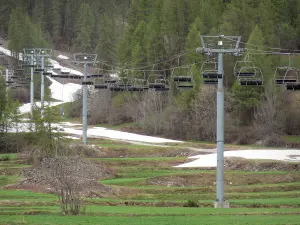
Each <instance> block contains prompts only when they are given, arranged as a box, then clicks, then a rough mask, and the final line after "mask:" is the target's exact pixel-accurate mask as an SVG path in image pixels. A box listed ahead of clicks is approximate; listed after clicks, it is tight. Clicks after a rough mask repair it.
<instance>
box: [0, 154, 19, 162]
mask: <svg viewBox="0 0 300 225" xmlns="http://www.w3.org/2000/svg"><path fill="white" fill-rule="evenodd" d="M7 157H8V158H9V160H13V159H16V157H17V154H14V153H8V154H0V161H1V159H4V158H7Z"/></svg>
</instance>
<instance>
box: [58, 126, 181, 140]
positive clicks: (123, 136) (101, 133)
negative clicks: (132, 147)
mask: <svg viewBox="0 0 300 225" xmlns="http://www.w3.org/2000/svg"><path fill="white" fill-rule="evenodd" d="M64 132H65V133H68V134H73V135H80V136H81V135H82V130H76V129H74V128H70V127H64ZM87 136H88V137H96V138H97V137H98V138H99V137H103V138H110V139H114V140H121V141H122V140H124V141H137V142H145V143H182V141H175V140H170V139H165V138H159V137H152V136H146V135H140V134H133V133H128V132H122V131H117V130H109V129H106V128H104V127H93V128H89V129H88V130H87Z"/></svg>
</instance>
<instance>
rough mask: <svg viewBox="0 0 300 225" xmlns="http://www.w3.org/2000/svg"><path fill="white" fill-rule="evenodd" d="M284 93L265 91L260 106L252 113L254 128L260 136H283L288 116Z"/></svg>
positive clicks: (272, 90) (271, 90) (273, 90)
mask: <svg viewBox="0 0 300 225" xmlns="http://www.w3.org/2000/svg"><path fill="white" fill-rule="evenodd" d="M285 99H286V98H285V96H284V93H279V92H278V91H276V90H275V89H270V88H269V89H268V88H267V89H266V91H265V93H264V95H263V98H262V100H261V104H260V105H259V107H258V108H257V110H256V111H255V113H254V128H255V131H256V132H257V133H258V134H259V135H261V136H268V135H271V134H272V135H273V134H277V135H280V134H284V133H285V128H286V123H287V119H288V114H289V106H288V102H287V101H286V100H285Z"/></svg>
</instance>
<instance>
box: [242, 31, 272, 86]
mask: <svg viewBox="0 0 300 225" xmlns="http://www.w3.org/2000/svg"><path fill="white" fill-rule="evenodd" d="M265 42H266V41H265V37H264V35H263V32H262V31H261V29H260V28H259V26H258V25H256V26H255V28H254V29H253V31H252V33H251V35H250V37H249V39H248V42H247V48H249V50H248V51H249V53H251V52H256V51H266V50H269V49H267V48H266V47H265ZM251 60H253V62H254V64H255V66H256V67H258V68H260V69H261V70H262V73H263V77H264V80H265V83H268V80H269V79H271V78H272V75H273V72H274V71H273V62H272V58H271V57H270V56H267V55H252V56H251Z"/></svg>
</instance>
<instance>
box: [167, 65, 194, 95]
mask: <svg viewBox="0 0 300 225" xmlns="http://www.w3.org/2000/svg"><path fill="white" fill-rule="evenodd" d="M182 70H186V72H182ZM177 71H178V72H177ZM177 73H180V75H176V74H177ZM172 77H173V79H172V80H173V81H174V82H176V88H177V89H178V90H180V91H183V90H191V89H193V88H194V86H195V85H194V79H193V75H192V71H191V68H190V67H189V66H184V67H177V68H174V69H173V71H172Z"/></svg>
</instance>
